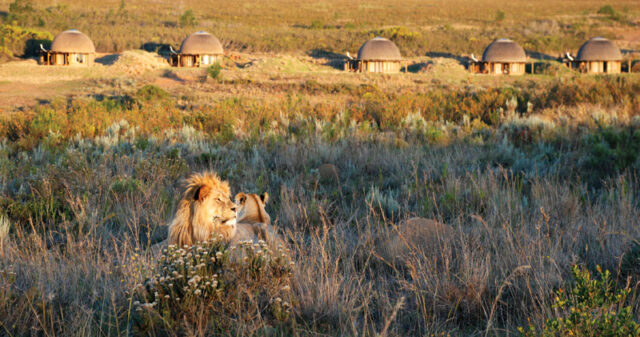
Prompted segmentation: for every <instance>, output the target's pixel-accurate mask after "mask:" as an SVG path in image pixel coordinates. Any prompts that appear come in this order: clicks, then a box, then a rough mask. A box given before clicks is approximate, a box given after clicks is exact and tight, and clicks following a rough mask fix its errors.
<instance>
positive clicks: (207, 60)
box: [200, 55, 220, 67]
mask: <svg viewBox="0 0 640 337" xmlns="http://www.w3.org/2000/svg"><path fill="white" fill-rule="evenodd" d="M218 61H220V57H219V56H218V55H201V56H200V66H201V67H202V66H209V65H212V64H214V63H216V62H218Z"/></svg>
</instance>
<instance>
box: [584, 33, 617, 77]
mask: <svg viewBox="0 0 640 337" xmlns="http://www.w3.org/2000/svg"><path fill="white" fill-rule="evenodd" d="M621 65H622V54H621V53H620V49H619V48H618V47H617V46H616V45H615V44H614V43H613V42H611V41H610V40H608V39H605V38H603V37H594V38H592V39H590V40H589V41H587V42H585V44H583V45H582V47H580V50H578V55H576V57H575V60H574V62H573V66H574V67H576V68H577V69H579V70H581V71H582V72H587V73H609V74H611V73H619V72H620V68H621Z"/></svg>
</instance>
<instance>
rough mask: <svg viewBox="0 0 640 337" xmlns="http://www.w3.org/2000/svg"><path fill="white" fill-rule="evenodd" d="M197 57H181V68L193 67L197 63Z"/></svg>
mask: <svg viewBox="0 0 640 337" xmlns="http://www.w3.org/2000/svg"><path fill="white" fill-rule="evenodd" d="M195 59H196V57H195V56H193V55H182V56H181V57H180V66H181V67H193V66H195V63H196V60H195Z"/></svg>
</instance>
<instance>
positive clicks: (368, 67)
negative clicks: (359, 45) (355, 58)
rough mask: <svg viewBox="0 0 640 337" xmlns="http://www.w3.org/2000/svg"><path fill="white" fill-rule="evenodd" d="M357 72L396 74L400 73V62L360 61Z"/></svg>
mask: <svg viewBox="0 0 640 337" xmlns="http://www.w3.org/2000/svg"><path fill="white" fill-rule="evenodd" d="M359 71H360V72H367V73H397V72H399V71H400V61H360V69H359Z"/></svg>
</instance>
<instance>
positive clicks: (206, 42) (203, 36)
mask: <svg viewBox="0 0 640 337" xmlns="http://www.w3.org/2000/svg"><path fill="white" fill-rule="evenodd" d="M223 52H224V51H223V49H222V44H221V43H220V40H218V38H216V37H215V36H213V35H211V34H209V33H207V32H197V33H193V34H191V35H189V36H187V38H186V39H184V41H182V45H181V46H180V54H188V55H221V54H222V53H223Z"/></svg>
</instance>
